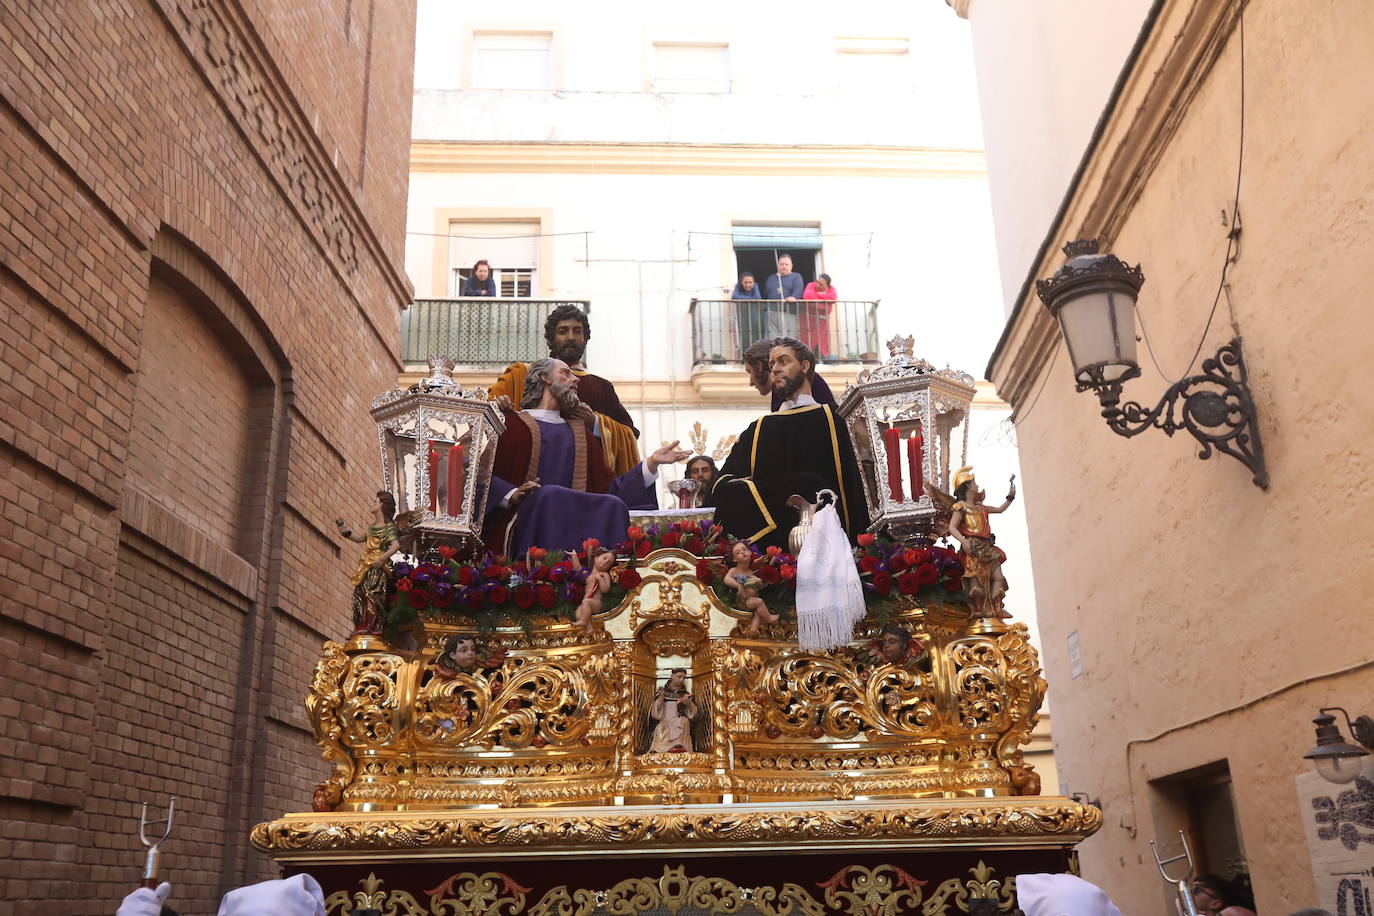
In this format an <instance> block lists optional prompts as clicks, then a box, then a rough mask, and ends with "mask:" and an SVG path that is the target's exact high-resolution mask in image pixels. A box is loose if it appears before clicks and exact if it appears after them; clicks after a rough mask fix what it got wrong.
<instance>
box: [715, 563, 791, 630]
mask: <svg viewBox="0 0 1374 916" xmlns="http://www.w3.org/2000/svg"><path fill="white" fill-rule="evenodd" d="M730 559H732V560H733V561H734V562H735V565H734V566H732V567H730V568H729V569H728V570H726V571H725V577H724V578H725V584H726V585H728V586H730V587H731V588H733V589H734V590H735V591H736V592H738V593H739V600H740V604H741V605H743V607H744V609H745V610H746V611H753V613H754V616H753V617H752V618H751V619H750V621H749V626H748V628H747V629H746V631H745V632H747V633H748V634H749V635H750V636H756V635H758V632H759V627H761V626H762V625H763V624H765V623H775V622H776V621H777V619H778V615H777V614H774V613H772V612H770V611H769V610H768V605H767V604H764V602H763V599H762V598H760V597H759V589H761V588H763V580H761V579H760V578H759V577H758V576H756V575H754V551H753V550H752V549H750V547H749V542H748V541H735V543H734V545H733V546H731V548H730Z"/></svg>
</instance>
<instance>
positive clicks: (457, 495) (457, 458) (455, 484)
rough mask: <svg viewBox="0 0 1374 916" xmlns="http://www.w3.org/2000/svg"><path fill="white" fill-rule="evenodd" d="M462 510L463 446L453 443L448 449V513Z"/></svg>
mask: <svg viewBox="0 0 1374 916" xmlns="http://www.w3.org/2000/svg"><path fill="white" fill-rule="evenodd" d="M462 511H463V447H462V446H461V445H455V446H454V447H453V448H451V449H449V450H448V514H449V515H458V514H460V513H461V512H462Z"/></svg>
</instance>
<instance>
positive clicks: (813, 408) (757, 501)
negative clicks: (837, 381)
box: [709, 337, 868, 550]
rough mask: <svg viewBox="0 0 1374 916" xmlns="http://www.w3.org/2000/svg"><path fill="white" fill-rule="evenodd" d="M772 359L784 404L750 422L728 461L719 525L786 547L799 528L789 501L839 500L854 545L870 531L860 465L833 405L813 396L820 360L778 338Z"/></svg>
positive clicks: (716, 500) (716, 497)
mask: <svg viewBox="0 0 1374 916" xmlns="http://www.w3.org/2000/svg"><path fill="white" fill-rule="evenodd" d="M775 344H776V345H775V346H774V347H773V349H772V350H771V351H770V353H769V360H768V365H769V378H770V379H771V381H772V384H773V389H774V390H775V391H777V392H779V393H780V394H782V395H783V403H782V405H781V406H780V407H779V408H778V409H777V410H776V411H775V412H773V413H770V414H767V415H765V416H762V417H760V418H759V419H757V420H755V421H754V422H753V423H751V424H749V428H748V429H746V430H745V431H744V432H743V433H741V434H740V437H739V441H737V442H736V443H735V447H734V448H733V449H732V450H731V451H730V457H728V458H726V459H725V464H723V465H722V466H721V469H720V473H719V474H718V475H717V476H716V480H715V483H714V484H713V485H712V488H711V494H710V496H709V502H710V505H713V506H715V507H716V515H715V521H716V524H718V525H720V526H721V527H722V528H723V529H725V531H726V532H727V533H728V534H730V535H731V536H733V537H736V538H742V539H744V540H747V541H750V542H751V543H754V544H758V545H760V546H762V547H772V546H776V547H780V548H782V549H783V550H786V549H787V534H788V532H789V531H790V530H791V529H792V526H793V525H794V524H796V521H797V518H796V512H795V511H794V510H793V509H791V508H789V507H788V505H787V500H788V498H789V497H790V496H793V495H797V496H801V497H802V498H803V499H805V500H806V501H807V502H808V503H814V502H815V501H816V494H817V492H818V491H820V490H826V489H828V490H833V491H834V492H835V493H836V494H838V505H836V507H835V510H836V512H837V513H838V515H839V519H840V524H841V526H842V527H843V528H844V530H845V533H846V534H847V535H848V537H849V539H850V540H851V541H852V540H853V539H854V538H855V537H857V536H858V535H860V534H862V533H863V532H864V531H866V530H867V529H868V506H867V504H866V503H865V501H864V494H863V485H862V483H861V482H860V479H859V465H858V462H857V461H856V460H855V458H854V449H853V448H852V447H851V446H850V441H849V431H848V430H847V429H846V428H845V425H844V423H843V422H841V421H840V420H838V419H837V418H836V417H835V411H834V408H832V407H831V406H830V405H829V404H818V403H817V402H816V399H815V398H814V397H812V392H811V383H812V380H813V379H814V378H815V374H816V354H815V353H813V352H812V351H811V348H810V347H808V346H806V344H804V343H802V342H801V341H800V340H796V339H794V338H791V337H783V338H779V339H778V340H777V341H776V342H775Z"/></svg>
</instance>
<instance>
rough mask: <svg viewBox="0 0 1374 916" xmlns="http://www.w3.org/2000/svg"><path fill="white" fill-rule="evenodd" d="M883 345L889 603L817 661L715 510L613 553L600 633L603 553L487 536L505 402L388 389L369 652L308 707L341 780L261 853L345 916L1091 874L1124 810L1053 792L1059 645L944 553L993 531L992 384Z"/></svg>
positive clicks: (325, 673) (630, 538) (867, 456)
mask: <svg viewBox="0 0 1374 916" xmlns="http://www.w3.org/2000/svg"><path fill="white" fill-rule="evenodd" d="M889 347H890V349H891V350H892V354H893V355H892V357H891V359H889V360H888V361H887V363H885V364H883V365H882V366H880V367H878V368H876V369H873V370H871V371H869V370H865V371H864V372H863V373H861V374H860V375H859V376H858V378H857V379H856V381H855V382H854V383H853V384H852V385H850V386H849V387H848V389H847V390H846V391H845V393H844V395H843V397H842V399H841V404H840V408H839V411H838V414H839V416H840V417H841V418H842V420H843V422H845V423H846V424H847V427H848V429H849V431H850V434H851V435H850V438H851V439H852V441H853V445H854V449H855V452H856V457H857V458H858V461H859V466H860V469H861V473H862V474H863V478H864V481H863V483H864V492H865V496H866V499H867V501H868V504H869V510H870V517H871V518H872V519H874V522H873V526H872V529H871V530H870V532H869V533H868V534H865V535H864V536H862V537H861V538H860V539H859V540H860V546H859V547H857V548H856V549H855V562H856V564H857V567H858V570H859V572H860V574H861V576H862V580H863V582H864V588H865V598H866V603H867V609H868V614H867V616H866V617H865V618H864V619H863V620H862V621H860V622H859V623H858V624H857V626H856V629H855V638H854V640H853V641H852V643H850V644H849V645H844V646H841V647H839V648H837V649H833V650H830V651H825V652H807V651H803V650H802V649H801V648H799V646H798V644H797V631H796V620H795V615H793V614H792V613H790V607H789V605H788V600H789V597H788V596H789V594H790V592H789V588H790V583H791V582H793V581H794V580H795V575H796V558H795V556H793V555H791V554H787V553H782V552H780V551H776V552H775V551H770V552H768V553H765V554H763V555H761V556H759V557H758V558H757V559H756V560H755V561H754V563H755V565H754V573H755V575H756V576H757V577H758V579H759V588H760V589H761V590H762V591H761V594H763V595H764V596H765V597H767V598H768V599H769V601H770V607H773V609H774V610H775V611H778V612H779V616H780V619H779V620H778V621H777V622H776V623H772V624H768V625H767V626H764V627H763V628H761V629H760V630H759V631H758V632H757V633H754V634H751V633H750V632H749V628H748V626H747V624H749V623H750V617H751V614H750V612H749V611H748V610H744V609H739V608H736V607H734V606H732V605H733V604H734V603H735V592H734V590H733V589H730V588H727V587H725V586H724V585H723V584H722V582H721V574H722V571H723V570H724V568H725V567H726V566H727V565H728V563H729V561H728V560H727V559H726V553H727V552H728V549H729V543H728V542H727V541H726V540H725V539H724V538H723V537H721V536H720V532H719V531H718V530H717V529H714V528H712V527H711V524H710V510H699V509H677V510H669V511H663V512H656V513H649V514H644V515H636V516H633V517H632V519H631V526H630V528H629V530H628V531H627V532H626V539H625V542H624V543H622V544H620V545H605V546H610V547H614V548H615V552H616V567H615V568H614V569H613V570H612V576H611V578H612V588H611V590H610V592H609V593H608V594H607V595H606V600H605V601H604V602H603V606H602V610H601V612H600V613H599V614H598V615H597V623H598V627H597V628H596V629H595V630H594V632H592V633H590V634H588V633H585V632H584V631H583V630H582V628H580V627H578V626H576V625H575V624H574V623H573V620H572V617H573V609H574V608H575V607H576V605H577V604H578V603H579V602H580V600H581V598H582V589H583V582H584V580H585V577H586V575H587V570H586V568H585V566H586V564H585V563H584V562H581V561H580V560H576V559H574V558H573V557H568V556H563V555H561V554H560V553H558V552H548V551H544V550H539V549H533V550H531V551H530V553H529V554H528V555H527V556H525V557H492V556H490V555H487V554H485V553H484V552H483V551H481V550H480V548H479V546H478V545H479V544H480V541H479V540H478V534H479V531H480V525H481V519H482V516H483V512H484V509H485V503H486V498H487V488H488V484H489V482H490V475H491V467H492V457H493V454H494V448H495V442H496V439H497V438H498V436H499V434H500V432H501V429H502V418H501V414H500V413H499V412H498V411H497V410H496V409H495V408H494V406H493V405H492V404H490V403H488V402H487V401H486V400H485V396H484V393H482V392H471V391H466V390H464V389H462V388H461V386H459V385H458V384H456V383H455V382H454V381H453V379H452V378H451V376H450V374H449V370H450V369H451V368H452V364H451V363H449V362H447V361H446V360H444V359H436V360H432V361H431V366H432V368H433V370H434V372H433V375H432V376H431V377H430V378H428V379H426V380H425V381H423V382H421V383H419V384H418V385H416V386H414V387H413V388H411V389H408V390H397V391H392V392H387V393H385V394H383V395H381V396H379V397H378V398H377V399H376V400H375V401H374V402H373V407H372V415H373V418H374V419H375V421H376V423H377V428H378V435H379V443H380V447H381V452H382V466H383V491H384V492H385V493H386V494H388V495H389V500H390V502H391V507H390V511H391V514H392V517H391V519H390V520H389V521H387V520H383V519H382V518H380V517H379V524H378V525H377V526H374V528H370V529H368V530H369V541H368V542H369V554H368V556H369V557H372V556H374V555H375V556H378V557H380V558H381V559H380V562H377V561H372V562H370V563H369V564H368V565H367V567H366V569H361V568H360V574H359V576H355V586H356V589H355V599H354V608H355V624H358V625H359V626H358V632H356V633H355V634H354V635H353V636H352V637H351V638H350V639H348V640H347V641H346V642H343V643H337V642H329V643H326V644H325V647H324V652H323V656H322V658H321V659H320V661H319V663H318V665H317V666H316V668H315V673H314V677H313V679H312V681H311V685H310V692H309V696H308V697H307V698H306V706H307V709H308V712H309V716H310V719H311V722H312V724H313V727H314V730H315V735H316V738H317V740H318V742H319V745H320V747H321V749H322V750H323V753H324V758H325V760H326V761H327V762H328V763H329V764H330V765H331V766H332V768H333V770H332V773H331V774H330V775H329V777H328V778H327V779H326V780H325V781H324V782H323V783H321V785H320V786H319V788H318V789H317V790H316V792H315V798H314V804H313V808H314V810H313V811H310V812H300V813H291V814H286V815H284V816H283V817H281V818H280V819H278V820H274V821H271V822H268V823H263V824H259V825H258V826H257V827H256V828H255V829H254V830H253V832H252V842H253V844H254V845H255V846H256V847H257V848H258V849H260V850H261V851H263V852H265V853H266V854H267V855H269V856H271V857H272V858H273V859H275V860H276V861H277V862H278V863H279V864H280V865H281V866H282V868H283V870H284V871H285V872H287V873H294V872H299V871H308V872H310V873H311V874H312V875H314V876H315V877H316V878H317V879H318V880H319V881H320V883H321V885H322V886H323V887H324V888H325V890H326V893H327V894H328V895H329V897H328V901H329V908H330V913H331V914H364V913H372V912H380V913H384V914H406V916H417V914H441V913H443V914H449V913H498V912H499V913H502V914H505V916H521V914H526V913H529V914H532V916H545V914H550V916H552V914H559V916H572V914H577V916H583V914H593V913H603V912H604V913H615V914H628V913H640V912H656V913H657V912H666V913H670V914H673V916H677V914H678V913H680V912H688V913H704V912H709V913H750V912H755V911H757V912H759V913H763V914H765V916H784V914H792V913H803V914H807V916H823V914H831V913H837V914H838V913H846V914H853V916H859V914H861V913H862V914H877V913H884V914H887V913H901V912H918V911H919V912H920V913H922V914H925V916H936V914H954V913H998V912H1012V911H1014V910H1015V908H1016V904H1015V880H1014V876H1015V875H1016V874H1018V873H1025V872H1045V871H1048V872H1061V871H1066V870H1072V869H1073V868H1074V866H1075V864H1076V859H1075V856H1074V852H1073V848H1074V846H1075V845H1076V844H1077V843H1078V842H1079V841H1080V840H1082V839H1083V838H1085V837H1087V836H1088V835H1090V834H1092V833H1093V832H1094V831H1095V830H1097V829H1098V827H1099V826H1100V824H1101V812H1100V811H1098V809H1096V808H1094V807H1092V806H1090V805H1084V804H1081V803H1079V802H1077V801H1073V800H1071V799H1067V798H1060V797H1050V796H1040V795H1038V794H1037V793H1038V779H1037V778H1036V777H1035V775H1034V774H1033V773H1032V772H1031V770H1030V768H1028V767H1027V766H1026V765H1025V761H1024V759H1023V757H1022V755H1021V750H1020V748H1021V746H1022V745H1024V744H1025V743H1026V742H1027V741H1028V740H1029V737H1030V734H1031V730H1032V729H1033V728H1034V726H1035V723H1036V721H1037V713H1038V710H1039V708H1040V704H1041V701H1042V699H1043V697H1044V691H1045V682H1044V680H1043V679H1042V678H1041V676H1040V667H1039V661H1038V658H1037V655H1036V652H1035V650H1034V648H1032V646H1031V645H1030V643H1029V641H1028V634H1027V630H1026V626H1025V625H1024V624H1022V623H1016V622H1013V621H1011V620H1009V619H1007V616H1006V614H1005V611H1004V610H1003V609H1002V595H1001V592H1000V591H998V590H997V589H996V588H995V587H994V586H993V585H992V580H991V579H990V578H988V577H987V576H984V577H983V579H981V580H977V581H975V580H976V577H974V578H973V579H971V578H970V577H969V576H968V575H967V569H966V563H965V562H964V560H965V559H967V554H968V549H971V548H968V549H963V548H961V549H959V550H957V551H956V550H955V549H953V548H951V547H947V546H944V545H943V544H942V543H941V541H942V539H943V537H944V536H945V535H946V533H947V532H948V530H949V527H950V519H951V516H952V515H954V516H955V517H956V518H958V517H964V516H966V517H969V518H972V519H973V521H972V522H970V523H969V524H970V525H971V526H972V527H974V528H976V523H977V518H978V517H979V516H978V514H977V513H978V509H979V507H980V506H981V494H980V493H979V491H978V490H977V486H976V484H973V485H972V486H971V488H970V486H965V484H971V474H970V472H969V470H968V469H967V468H966V467H959V465H963V464H964V462H965V451H966V447H967V429H968V421H969V417H968V414H969V409H970V406H971V404H972V400H973V396H974V388H973V379H972V378H971V377H970V376H968V375H966V374H964V373H960V372H956V371H953V370H948V369H945V370H936V369H935V368H934V367H933V366H931V365H930V364H929V363H926V362H924V361H923V360H919V359H916V358H914V357H913V356H912V355H911V340H910V338H906V339H905V340H903V339H897V340H894V341H893V342H892V343H890V344H889ZM956 452H957V453H958V454H959V456H960V461H959V465H955V470H954V471H953V472H952V471H951V465H952V464H953V460H952V459H953V457H954V455H955V454H956ZM956 488H957V489H958V491H959V493H960V494H961V495H962V498H961V499H959V500H956V499H955V498H954V495H946V492H945V491H946V490H951V489H956ZM387 501H388V500H387V499H386V498H383V499H379V506H382V507H383V508H384V505H383V504H385V503H386V502H387ZM960 511H962V512H963V513H964V516H958V515H956V514H955V513H956V512H960ZM379 512H382V509H381V508H379ZM383 514H385V513H383ZM981 520H982V522H983V524H984V527H986V520H987V515H986V513H983V514H982V515H981ZM387 525H390V527H387ZM967 533H969V534H970V536H969V537H959V538H956V540H957V541H958V542H959V543H960V544H965V543H972V542H973V541H974V536H976V535H977V532H975V531H972V530H971V529H970V531H969V532H967ZM985 534H986V532H985ZM985 540H986V541H987V542H988V546H989V547H990V546H991V538H990V537H986V538H985ZM374 542H376V543H374ZM979 543H981V542H979ZM393 545H394V548H393ZM584 546H585V547H586V548H587V553H592V552H593V551H594V550H595V548H596V547H597V546H599V545H593V544H588V545H584ZM974 546H978V545H977V544H974ZM388 549H394V551H395V553H394V555H392V554H389V553H387V550H388ZM993 549H994V550H996V548H993ZM998 555H999V556H1000V552H998ZM373 568H376V569H381V570H384V572H385V575H384V576H378V575H373V576H372V577H371V580H370V581H371V585H368V584H366V583H367V581H368V577H367V575H366V574H365V573H366V572H367V570H370V569H373ZM985 572H986V571H985ZM369 589H371V590H370V591H369ZM369 602H371V604H369ZM360 606H361V607H362V608H363V610H362V612H361V616H360V612H359V610H358V609H359V607H360ZM369 608H370V609H371V610H370V611H369ZM674 672H677V673H674Z"/></svg>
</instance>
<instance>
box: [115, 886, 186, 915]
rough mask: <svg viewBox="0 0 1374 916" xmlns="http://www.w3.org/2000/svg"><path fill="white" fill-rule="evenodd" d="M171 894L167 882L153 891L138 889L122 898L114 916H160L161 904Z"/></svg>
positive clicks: (143, 888)
mask: <svg viewBox="0 0 1374 916" xmlns="http://www.w3.org/2000/svg"><path fill="white" fill-rule="evenodd" d="M171 892H172V885H171V884H170V883H169V882H167V881H163V882H162V883H161V884H159V885H158V886H157V890H155V891H150V890H148V889H147V888H146V887H140V888H139V889H138V890H136V891H134V892H133V893H132V894H130V895H129V896H127V897H125V898H124V900H123V901H122V902H121V903H120V904H119V909H117V910H115V916H161V914H162V904H163V903H164V902H165V901H166V900H167V895H168V894H170V893H171Z"/></svg>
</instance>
